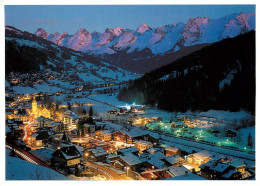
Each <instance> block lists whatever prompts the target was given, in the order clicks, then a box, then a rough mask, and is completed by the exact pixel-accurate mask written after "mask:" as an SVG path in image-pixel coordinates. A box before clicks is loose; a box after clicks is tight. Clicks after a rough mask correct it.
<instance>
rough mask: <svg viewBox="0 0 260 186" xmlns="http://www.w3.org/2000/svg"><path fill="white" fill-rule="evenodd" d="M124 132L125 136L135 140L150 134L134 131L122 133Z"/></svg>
mask: <svg viewBox="0 0 260 186" xmlns="http://www.w3.org/2000/svg"><path fill="white" fill-rule="evenodd" d="M121 132H123V133H124V134H126V135H128V136H130V137H131V138H135V137H138V136H143V135H146V134H148V132H147V131H143V130H133V131H126V130H124V131H121Z"/></svg>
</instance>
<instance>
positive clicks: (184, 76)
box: [4, 5, 256, 181]
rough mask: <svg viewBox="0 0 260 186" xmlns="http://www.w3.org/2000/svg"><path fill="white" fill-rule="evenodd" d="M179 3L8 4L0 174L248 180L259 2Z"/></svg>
mask: <svg viewBox="0 0 260 186" xmlns="http://www.w3.org/2000/svg"><path fill="white" fill-rule="evenodd" d="M176 6H177V5H176ZM176 6H175V5H168V6H167V8H166V7H163V8H165V12H162V11H161V9H160V7H161V6H159V5H158V6H157V5H156V6H155V7H153V9H150V8H151V7H150V6H148V5H147V6H135V7H132V6H109V5H102V6H95V7H93V6H81V7H79V6H72V5H71V6H41V5H39V6H19V5H17V6H12V5H6V6H5V20H6V21H5V22H6V25H5V152H4V153H5V179H6V180H70V181H71V180H72V181H76V180H129V181H130V180H138V181H148V180H165V181H166V180H169V181H175V180H200V181H207V180H255V169H256V165H255V148H256V146H255V144H256V142H255V89H256V87H255V82H256V78H255V6H254V5H241V6H235V5H234V7H233V8H232V9H230V10H229V7H226V6H224V5H221V6H218V7H217V9H219V11H217V10H216V14H213V13H214V12H213V11H212V12H211V11H210V10H211V9H212V8H213V7H214V5H207V6H206V5H205V6H203V7H202V8H205V10H207V11H205V12H211V14H209V15H206V14H205V15H204V14H202V13H201V12H200V11H199V9H198V11H195V9H196V8H194V9H192V10H194V12H193V14H192V15H193V16H190V15H188V14H187V15H186V14H182V12H180V13H179V14H180V15H183V16H184V17H185V16H186V18H185V19H184V20H182V19H179V18H178V19H177V18H174V17H171V16H170V15H171V12H172V11H173V10H175V8H176ZM191 6H192V5H183V7H184V8H187V7H191ZM222 6H223V7H222ZM231 6H233V5H231ZM47 7H48V9H47ZM36 8H37V11H39V15H40V14H41V16H43V17H44V15H46V17H45V18H46V20H45V21H44V20H41V21H39V20H40V18H38V17H37V16H39V15H38V14H36V13H35V12H34V10H36ZM92 8H93V10H94V9H95V11H97V10H99V9H100V10H102V12H103V14H104V15H107V13H108V12H109V14H114V13H111V12H115V11H116V10H118V9H123V10H124V9H126V10H125V14H126V15H127V14H128V13H129V14H130V13H131V10H132V8H133V9H135V8H136V9H138V10H139V8H140V9H143V17H144V18H145V17H149V16H150V18H149V19H147V20H144V18H143V19H141V18H140V20H138V16H137V17H136V20H134V21H133V22H136V24H139V25H138V26H136V27H135V25H132V22H131V24H130V21H129V22H128V21H127V18H125V17H126V15H123V14H122V16H123V17H122V19H123V18H124V22H122V20H121V19H120V18H119V17H117V16H116V18H115V20H117V26H122V27H115V26H114V25H113V24H112V23H113V22H112V21H111V22H110V19H109V18H110V15H109V16H107V17H106V19H107V23H105V22H98V15H95V16H93V15H92V16H93V17H92V16H90V15H89V17H91V18H92V19H93V20H92V21H93V22H94V21H96V22H95V24H91V23H87V22H85V18H86V17H83V15H81V11H85V9H86V10H88V11H86V12H90V13H91V11H90V10H91V9H92ZM157 8H158V11H159V9H160V12H161V13H162V14H163V13H164V14H165V15H164V16H165V21H168V19H170V18H171V20H172V21H171V20H170V21H168V23H169V24H167V25H165V24H164V22H163V21H162V22H160V21H159V19H155V18H154V19H152V18H153V15H152V13H151V12H153V11H156V9H157ZM106 9H108V10H106ZM177 9H178V8H177ZM177 9H176V11H175V12H178V11H177ZM49 10H50V12H49ZM51 10H53V11H51ZM110 10H111V12H110ZM112 10H113V11H112ZM189 10H190V9H189ZM220 10H221V11H220ZM222 10H223V11H222ZM224 10H225V11H226V12H225V13H223V12H224ZM74 11H77V12H78V15H77V16H79V17H80V18H81V19H82V20H81V19H80V20H79V21H76V18H77V17H75V19H72V18H73V16H75V15H74V14H73V12H74ZM128 11H129V12H128ZM150 11H151V12H150ZM53 12H55V14H54V13H53ZM67 12H70V13H71V16H72V18H71V20H75V21H72V22H71V24H72V23H73V24H72V25H71V26H70V27H68V26H67V27H65V26H63V25H60V24H61V22H62V21H63V19H66V21H69V20H70V19H68V18H67V17H68V16H67ZM97 12H98V11H97ZM118 12H120V11H118ZM90 13H86V16H87V14H90ZM120 13H121V12H120ZM150 13H151V14H150ZM14 14H15V15H17V17H19V16H20V14H21V19H23V16H27V18H28V19H29V18H30V19H31V21H35V20H36V21H35V22H34V24H29V23H26V24H27V25H28V26H27V27H26V26H23V25H22V21H21V22H19V23H18V22H16V21H15V20H14V18H13V17H11V15H14ZM31 14H32V15H34V14H35V16H36V18H35V19H33V18H31V17H33V16H32V15H31ZM47 14H48V15H47ZM84 15H85V14H84ZM137 15H138V14H137ZM52 16H53V17H52ZM164 16H163V15H161V19H163V17H164ZM166 17H167V19H166ZM42 19H44V18H42ZM129 19H130V18H129ZM54 20H56V21H54ZM86 20H87V19H86ZM120 20H121V21H120ZM131 20H132V19H131ZM151 20H153V22H156V21H157V23H156V24H154V25H153V24H152V23H150V22H152V21H151ZM139 21H142V22H141V23H139ZM144 21H146V22H147V24H144ZM173 22H176V23H173ZM148 23H150V24H149V26H148ZM24 24H25V23H24ZM62 24H63V22H62ZM64 24H65V23H64ZM74 24H75V25H74ZM96 24H101V25H102V24H104V25H105V26H106V27H110V28H106V29H105V28H104V29H103V27H102V28H101V27H100V28H101V31H100V30H99V29H100V28H99V27H97V28H96V27H94V25H96ZM127 24H128V26H125V25H127ZM79 25H81V26H79ZM158 25H159V26H158ZM111 27H112V28H111ZM74 28H75V30H74ZM54 30H55V31H54Z"/></svg>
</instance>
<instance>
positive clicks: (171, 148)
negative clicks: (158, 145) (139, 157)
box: [165, 146, 179, 152]
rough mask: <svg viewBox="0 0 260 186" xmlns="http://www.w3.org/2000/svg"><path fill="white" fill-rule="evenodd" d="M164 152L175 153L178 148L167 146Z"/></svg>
mask: <svg viewBox="0 0 260 186" xmlns="http://www.w3.org/2000/svg"><path fill="white" fill-rule="evenodd" d="M165 150H168V151H173V152H177V151H178V150H179V148H176V147H172V146H168V147H165Z"/></svg>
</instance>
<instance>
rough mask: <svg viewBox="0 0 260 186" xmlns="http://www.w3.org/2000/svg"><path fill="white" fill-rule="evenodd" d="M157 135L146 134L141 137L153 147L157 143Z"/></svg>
mask: <svg viewBox="0 0 260 186" xmlns="http://www.w3.org/2000/svg"><path fill="white" fill-rule="evenodd" d="M159 138H160V137H159V135H158V134H156V133H148V134H146V135H144V136H143V140H145V141H150V142H151V143H152V144H153V145H156V144H157V143H158V142H159Z"/></svg>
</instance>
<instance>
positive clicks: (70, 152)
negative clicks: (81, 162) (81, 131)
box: [54, 145, 81, 160]
mask: <svg viewBox="0 0 260 186" xmlns="http://www.w3.org/2000/svg"><path fill="white" fill-rule="evenodd" d="M55 152H61V154H62V155H63V157H64V158H65V159H66V160H70V159H75V158H81V154H80V152H79V151H78V149H77V148H76V147H75V146H74V145H71V146H65V147H62V148H61V149H60V150H56V151H55ZM55 152H54V153H55Z"/></svg>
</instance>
